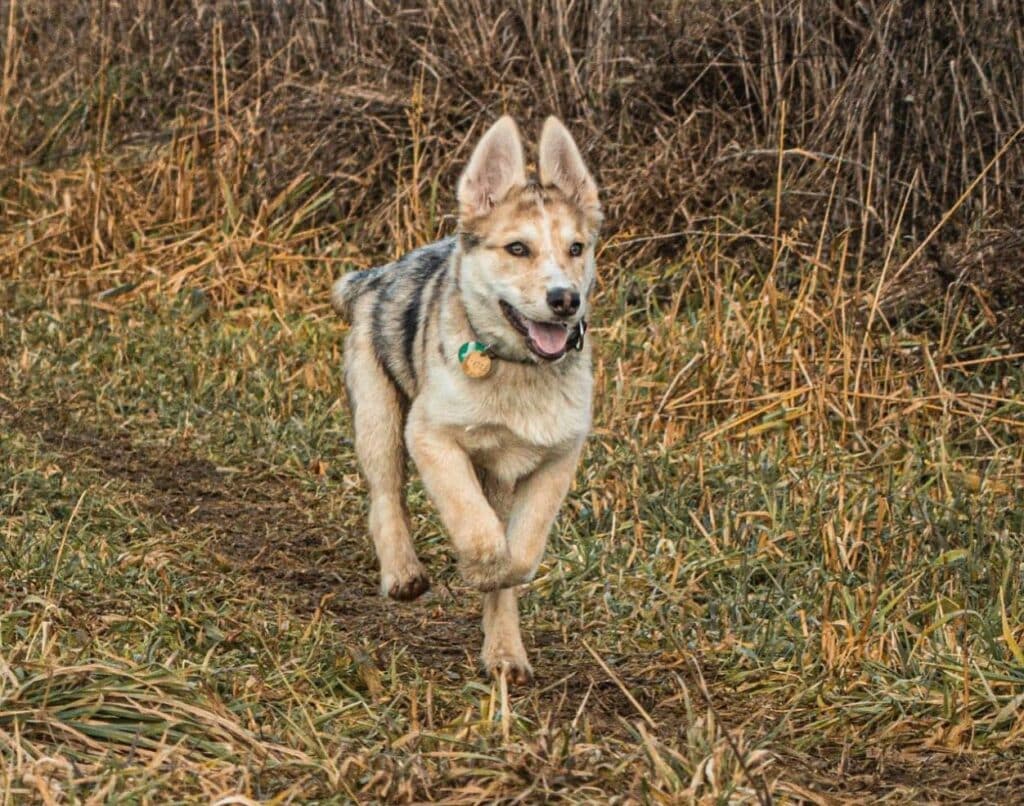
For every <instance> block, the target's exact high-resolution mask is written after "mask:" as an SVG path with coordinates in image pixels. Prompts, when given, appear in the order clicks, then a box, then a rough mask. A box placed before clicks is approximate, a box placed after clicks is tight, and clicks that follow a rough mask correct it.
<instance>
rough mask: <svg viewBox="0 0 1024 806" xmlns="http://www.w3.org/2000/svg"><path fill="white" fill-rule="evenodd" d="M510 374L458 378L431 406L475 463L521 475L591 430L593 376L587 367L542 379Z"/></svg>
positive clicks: (512, 475) (501, 474) (502, 475)
mask: <svg viewBox="0 0 1024 806" xmlns="http://www.w3.org/2000/svg"><path fill="white" fill-rule="evenodd" d="M508 374H509V375H510V376H511V377H504V378H503V377H498V378H495V379H494V382H492V383H480V382H477V381H473V380H472V379H468V378H459V379H455V382H454V383H452V384H446V385H445V386H446V388H445V389H444V390H443V392H442V393H441V394H439V395H438V396H437V397H436V399H435V400H434V401H432V402H434V404H435V405H434V406H432V407H431V408H434V409H435V411H436V412H437V413H438V414H439V415H441V416H442V417H443V418H444V419H446V420H448V422H449V424H450V425H451V426H452V428H453V431H454V432H455V433H456V435H457V437H456V438H457V440H458V442H459V443H460V445H461V446H462V448H463V450H465V451H466V453H467V454H468V455H469V457H470V459H472V461H473V463H474V464H475V465H477V466H478V467H482V468H484V469H486V470H487V471H488V472H490V473H493V474H494V475H496V476H498V477H500V478H504V479H507V480H515V479H518V478H520V477H522V476H524V475H527V474H528V473H530V472H531V471H533V470H534V469H535V468H536V467H537V466H538V465H539V464H541V462H543V461H544V460H545V459H547V458H550V457H552V456H555V455H558V454H562V453H564V452H566V451H567V450H570V449H571V448H572V447H573V446H574V445H576V444H577V443H578V442H579V441H580V440H581V439H583V438H584V437H585V436H586V434H587V432H588V431H589V430H590V416H591V415H590V412H591V402H590V395H591V387H592V381H591V379H590V374H589V372H585V371H581V372H579V373H569V374H568V375H567V376H565V377H562V378H559V379H557V380H551V379H547V380H545V381H541V382H538V381H535V380H531V379H529V375H528V374H526V378H523V377H521V376H519V375H516V374H512V373H508ZM439 391H440V390H439ZM442 412H443V414H442Z"/></svg>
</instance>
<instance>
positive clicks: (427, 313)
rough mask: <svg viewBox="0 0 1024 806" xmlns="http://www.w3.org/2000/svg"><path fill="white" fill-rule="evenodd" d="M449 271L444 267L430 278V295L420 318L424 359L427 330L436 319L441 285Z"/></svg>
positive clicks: (424, 355) (424, 356) (424, 357)
mask: <svg viewBox="0 0 1024 806" xmlns="http://www.w3.org/2000/svg"><path fill="white" fill-rule="evenodd" d="M446 278H447V273H446V272H445V271H444V269H443V268H442V269H441V270H440V271H436V272H434V275H433V276H432V277H431V278H430V280H428V282H429V283H430V288H429V290H428V296H427V301H426V304H425V306H424V308H423V316H422V317H421V318H420V329H421V330H422V331H423V338H422V339H421V342H422V344H423V346H422V348H421V352H422V354H423V359H424V361H425V360H426V357H427V332H428V331H429V329H430V323H431V322H433V321H435V316H434V314H435V313H436V311H437V306H438V302H439V300H440V299H441V287H442V286H443V285H444V282H445V279H446Z"/></svg>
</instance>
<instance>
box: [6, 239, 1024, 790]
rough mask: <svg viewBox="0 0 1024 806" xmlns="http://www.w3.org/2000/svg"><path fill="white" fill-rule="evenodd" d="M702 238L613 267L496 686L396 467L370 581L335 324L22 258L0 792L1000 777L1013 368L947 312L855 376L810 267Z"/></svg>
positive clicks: (424, 513)
mask: <svg viewBox="0 0 1024 806" xmlns="http://www.w3.org/2000/svg"><path fill="white" fill-rule="evenodd" d="M704 260H705V258H704V256H703V255H702V254H694V255H693V256H692V259H691V261H692V262H689V263H683V264H679V265H677V266H674V267H671V268H666V267H664V266H652V267H651V269H650V270H649V271H650V274H649V275H639V276H636V277H634V278H631V280H630V281H628V282H627V281H625V279H624V278H620V280H621V281H616V282H613V283H610V284H609V285H608V287H607V288H606V289H605V291H604V292H603V295H602V298H601V304H600V309H599V313H598V316H597V317H596V319H597V326H596V327H595V330H594V338H595V340H596V342H597V343H598V344H599V345H600V346H599V357H600V368H599V372H598V378H599V385H598V389H599V392H598V419H597V425H596V428H595V434H594V437H593V438H592V439H591V441H590V443H589V446H588V450H587V454H586V457H585V462H584V466H583V467H582V469H581V471H580V473H579V474H578V480H577V484H576V486H575V488H574V490H573V492H572V493H571V495H570V498H569V500H568V501H567V503H566V505H565V507H564V510H563V515H562V517H561V519H560V523H559V525H558V527H557V530H556V534H555V535H554V536H553V539H552V542H551V546H550V550H549V552H548V555H547V558H546V560H545V562H544V564H543V565H542V568H541V571H540V573H539V575H538V578H537V580H536V581H535V582H534V583H532V585H531V586H530V587H529V592H528V593H527V594H526V595H525V596H524V599H523V604H522V610H523V622H524V633H525V636H526V640H527V646H528V648H529V651H530V653H531V658H532V660H533V662H534V666H535V668H536V670H537V672H538V681H537V683H536V685H535V686H534V687H532V688H530V689H527V690H521V691H520V690H513V691H511V692H509V693H508V695H507V698H506V695H505V694H504V693H503V692H502V691H501V689H500V687H497V686H494V685H492V684H491V683H490V682H489V681H487V680H485V679H483V678H482V677H481V676H480V675H479V672H478V670H477V668H476V661H475V655H476V652H477V650H478V645H479V642H480V635H479V626H478V609H479V602H478V598H479V597H478V594H475V593H473V592H471V591H468V590H466V589H465V588H464V587H463V586H462V585H461V583H460V581H459V579H458V577H457V575H456V573H455V571H454V567H453V562H452V557H451V555H450V551H449V548H448V546H447V543H446V540H445V538H444V536H443V535H442V533H441V530H440V527H439V524H438V521H437V519H436V516H435V514H434V512H433V510H432V508H431V507H430V506H429V504H428V503H427V502H426V500H425V497H424V495H423V492H422V489H421V488H420V487H419V486H418V484H416V483H415V482H414V483H413V486H412V489H411V493H410V494H411V500H412V504H413V517H414V526H415V531H416V534H417V536H418V545H419V546H420V548H421V552H422V555H423V556H424V558H425V560H426V562H427V564H428V567H429V569H430V572H431V575H432V578H433V580H434V583H435V584H434V591H433V592H432V593H431V594H430V595H429V596H428V597H427V598H425V599H423V600H421V601H419V602H417V603H414V604H410V605H400V604H394V603H388V602H384V601H382V600H381V599H379V598H378V596H377V595H376V579H375V567H374V561H373V556H372V551H371V548H370V546H369V543H368V541H367V539H366V536H365V527H364V512H365V495H364V492H363V488H362V485H361V482H360V480H359V478H358V475H357V473H356V466H355V461H354V457H353V454H352V448H351V442H350V436H351V435H350V430H349V424H348V414H347V409H346V407H345V405H344V398H343V391H342V384H341V376H340V372H339V366H340V359H341V356H340V345H341V334H342V326H341V324H340V323H339V322H338V321H337V320H336V319H334V318H332V317H330V316H327V315H322V313H314V314H310V313H308V312H306V311H304V310H302V309H301V307H299V306H293V307H289V306H285V307H284V308H283V309H281V306H276V307H275V304H274V300H272V299H269V298H268V299H265V300H263V302H265V303H266V304H261V301H260V300H259V299H254V300H250V303H251V304H250V305H249V306H248V307H247V308H246V309H244V310H238V309H231V308H230V307H225V306H220V305H207V304H206V300H205V298H204V297H203V295H202V294H199V293H196V294H191V293H181V294H179V295H177V296H172V297H170V298H161V297H158V296H151V295H142V296H133V295H131V294H129V295H126V296H125V297H124V298H123V299H119V300H118V302H119V303H120V304H118V305H116V306H115V305H113V304H104V305H101V306H98V307H97V306H95V305H92V304H88V303H78V302H63V303H59V302H55V301H54V300H53V299H52V298H50V297H43V296H41V295H40V294H39V293H38V292H35V291H33V288H32V284H31V283H24V282H20V283H14V282H12V283H10V284H9V285H8V290H7V293H6V299H5V305H4V308H3V319H2V325H0V367H2V373H3V374H2V387H0V389H2V392H0V482H2V483H0V512H2V513H3V520H2V525H0V564H2V566H3V569H4V573H3V575H2V582H0V584H2V591H3V595H2V600H0V602H2V603H0V758H2V759H3V765H2V767H0V793H2V794H3V802H11V803H13V802H22V801H24V800H26V799H30V798H38V799H41V800H44V801H45V800H47V799H48V798H50V799H57V800H59V799H60V798H61V797H66V798H69V799H86V798H89V797H94V798H97V799H98V800H107V801H115V800H116V801H118V802H121V801H125V800H138V801H147V802H169V801H180V800H193V799H204V798H215V797H219V796H221V795H224V794H228V793H232V792H238V793H245V794H247V795H248V796H250V797H253V798H260V799H275V798H276V799H278V800H289V799H291V800H298V801H304V800H309V799H314V798H316V799H324V800H336V801H339V802H340V801H349V800H359V799H371V800H373V799H381V800H427V799H433V800H447V801H454V802H470V801H472V802H479V801H480V800H492V799H511V798H515V797H517V796H521V797H523V798H525V799H526V800H535V799H540V798H543V797H547V798H552V799H566V800H573V801H585V800H591V801H593V800H606V799H613V798H617V797H618V798H625V799H640V800H652V801H663V800H671V799H675V798H690V799H696V800H700V801H706V802H725V801H732V800H740V801H757V800H766V799H768V798H769V797H772V798H775V799H780V800H787V799H800V798H811V799H815V798H819V799H820V798H822V797H824V796H825V795H827V794H832V795H838V796H840V797H843V796H850V797H861V798H865V797H870V798H875V797H881V796H882V795H888V796H891V797H895V798H897V799H901V800H902V799H926V798H933V799H935V798H937V799H943V798H947V797H955V796H958V795H969V796H972V797H977V798H981V799H983V800H990V801H1000V800H1004V801H1005V799H1007V798H1009V797H1010V796H1011V793H1013V792H1016V791H1019V787H1020V786H1021V784H1022V783H1024V778H1022V775H1021V773H1020V770H1021V769H1024V767H1022V766H1021V764H1022V762H1024V752H1022V749H1021V748H1022V745H1021V735H1022V732H1024V716H1022V714H1024V654H1022V653H1021V649H1020V645H1021V644H1022V643H1024V631H1022V628H1021V625H1022V624H1024V600H1022V597H1021V595H1020V594H1021V587H1022V584H1024V580H1022V570H1024V569H1022V567H1021V557H1022V556H1024V551H1022V549H1024V506H1022V505H1024V493H1022V491H1021V485H1020V484H1019V482H1020V479H1021V475H1020V472H1021V463H1022V450H1021V447H1020V444H1021V443H1020V431H1021V428H1020V422H1021V413H1022V412H1021V409H1022V406H1021V404H1020V402H1019V398H1018V397H1017V396H1016V393H1015V392H1014V391H1013V390H1016V389H1019V388H1020V384H1021V382H1022V380H1024V378H1022V374H1021V371H1020V367H1019V366H1014V365H1013V364H1012V363H1009V362H1005V361H982V362H980V363H976V364H971V365H969V368H966V367H964V366H960V364H961V363H962V362H963V361H965V360H973V361H977V360H978V359H985V358H986V356H993V355H998V352H999V350H998V345H996V346H992V345H986V344H983V343H978V344H975V343H972V342H971V341H970V333H972V332H973V331H972V330H971V329H970V328H966V327H965V328H964V329H963V330H962V332H964V333H967V334H968V335H967V336H965V337H964V340H963V341H962V343H961V342H956V341H955V340H954V341H953V342H950V346H949V347H948V349H947V350H946V353H945V355H944V356H943V357H941V361H940V365H941V367H942V368H941V369H938V368H936V369H935V370H934V372H933V371H932V367H933V366H934V365H935V360H934V356H932V357H931V358H929V357H928V356H927V355H926V354H927V353H928V352H929V347H928V344H927V342H925V341H922V340H920V339H916V340H915V338H916V337H914V336H913V334H912V333H899V332H897V333H893V334H891V335H886V334H880V335H877V336H872V338H871V341H870V343H869V347H870V350H869V351H868V356H869V358H870V361H869V362H868V363H867V364H865V365H864V368H863V369H862V370H861V386H860V387H859V390H853V389H852V383H851V379H852V378H853V375H854V371H855V368H856V355H857V353H856V348H857V347H859V344H860V342H859V341H858V340H857V339H855V338H853V337H852V335H849V334H847V337H842V335H841V334H842V330H841V323H840V325H828V326H827V327H826V332H825V333H824V334H823V333H822V332H821V330H820V327H821V326H820V324H819V329H818V330H815V329H814V328H813V327H811V324H810V323H813V322H814V321H818V322H819V323H820V322H822V321H824V319H823V317H825V316H826V315H827V313H826V310H827V309H826V306H825V303H826V302H827V301H828V295H827V294H825V295H820V296H816V295H814V294H810V293H808V294H804V293H797V294H792V295H775V297H774V298H772V297H771V295H768V296H767V297H766V296H764V295H761V294H760V293H759V292H760V289H755V288H753V284H752V283H749V282H747V283H745V284H744V283H739V282H736V281H734V280H733V279H732V278H731V276H722V277H720V278H716V279H714V280H712V279H709V278H708V276H706V274H704V269H705V268H706V264H705V263H704V262H703V261H704ZM318 282H319V280H308V285H307V286H306V287H305V289H293V290H294V291H295V293H296V294H300V293H303V292H304V293H308V294H309V296H310V298H312V299H315V298H317V295H318V294H321V289H320V288H319V287H318V285H317V283H318ZM659 282H660V284H661V285H660V286H659ZM645 284H646V287H648V288H653V289H654V291H655V292H656V293H654V294H647V295H646V298H639V299H638V298H637V288H638V287H644V285H645ZM659 287H662V288H664V289H665V290H666V291H665V294H660V293H657V290H658V288H659ZM715 288H717V289H718V291H719V292H720V293H717V294H716V293H712V291H713V290H714V289H715ZM818 293H819V294H821V292H818ZM828 293H829V294H830V293H832V292H831V290H830V291H829V292H828ZM673 295H674V296H673ZM659 300H660V301H659ZM766 300H767V301H768V302H770V305H769V304H768V302H766ZM319 310H320V311H321V312H322V306H321V307H320V308H319ZM812 311H813V312H815V316H811V315H810V314H811V312H812ZM815 317H817V318H815ZM768 334H773V338H768ZM836 334H839V335H838V336H837V335H836ZM786 356H788V360H786ZM844 357H845V358H844ZM958 362H959V363H958ZM801 366H802V367H803V369H801ZM687 367H689V369H688V368H687ZM753 367H757V368H758V371H757V372H755V371H753V370H752V368H753ZM804 372H806V373H807V374H808V376H809V379H810V381H811V382H810V383H808V382H807V381H808V378H807V377H802V373H804ZM933 384H939V385H940V391H936V390H935V389H934V388H932V386H931V385H933ZM868 389H870V390H872V391H871V394H872V395H875V397H876V398H877V400H875V399H873V398H870V397H865V396H864V391H865V390H868ZM851 391H858V392H859V393H860V394H861V396H860V397H856V396H855V395H854V394H851ZM844 395H845V398H844ZM844 406H845V407H846V408H844ZM813 793H818V794H817V795H815V794H813Z"/></svg>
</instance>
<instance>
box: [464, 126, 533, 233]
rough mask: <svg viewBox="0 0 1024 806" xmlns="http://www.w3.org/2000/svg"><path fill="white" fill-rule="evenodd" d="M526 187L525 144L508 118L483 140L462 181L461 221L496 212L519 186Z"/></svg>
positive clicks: (492, 128) (489, 131)
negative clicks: (497, 205) (498, 205)
mask: <svg viewBox="0 0 1024 806" xmlns="http://www.w3.org/2000/svg"><path fill="white" fill-rule="evenodd" d="M525 184H526V166H525V165H524V163H523V143H522V141H521V140H520V139H519V129H518V128H517V127H516V123H515V121H514V120H512V118H510V117H509V116H508V115H505V116H504V117H502V118H500V119H499V120H498V122H497V123H495V124H494V125H493V126H491V128H489V129H488V130H487V133H486V134H485V135H484V136H483V138H482V139H481V140H480V142H479V143H478V144H477V147H476V149H475V150H474V151H473V156H472V157H470V159H469V165H468V166H467V167H466V170H465V171H464V172H463V174H462V178H461V179H459V191H458V200H459V218H462V219H465V218H474V217H475V216H479V215H484V214H485V213H487V212H489V211H490V210H491V209H493V207H494V205H496V204H497V203H498V202H500V201H501V200H502V199H504V198H505V196H506V195H507V194H508V192H509V191H510V190H511V189H512V188H513V187H515V186H516V185H525Z"/></svg>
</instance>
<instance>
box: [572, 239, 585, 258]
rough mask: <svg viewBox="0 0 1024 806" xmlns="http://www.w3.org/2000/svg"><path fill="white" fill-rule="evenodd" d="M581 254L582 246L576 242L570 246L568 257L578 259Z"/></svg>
mask: <svg viewBox="0 0 1024 806" xmlns="http://www.w3.org/2000/svg"><path fill="white" fill-rule="evenodd" d="M582 254H583V244H581V243H580V242H579V241H576V242H575V243H574V244H572V246H570V247H569V257H579V256H580V255H582Z"/></svg>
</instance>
